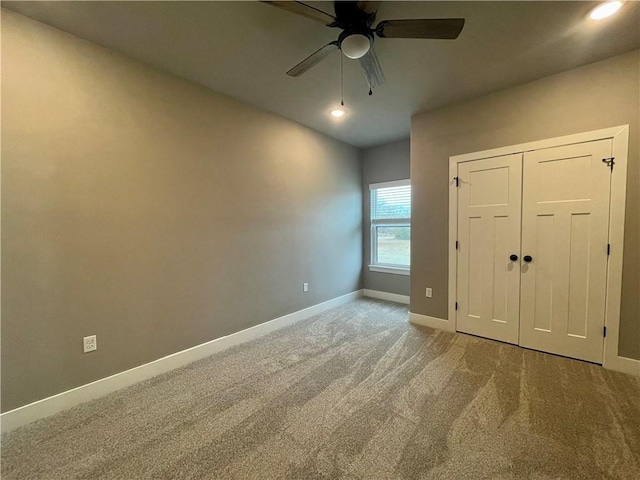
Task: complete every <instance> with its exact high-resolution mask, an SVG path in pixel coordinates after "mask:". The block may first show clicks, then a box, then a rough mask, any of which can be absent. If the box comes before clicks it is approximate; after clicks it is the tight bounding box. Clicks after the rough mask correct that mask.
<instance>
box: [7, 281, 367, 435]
mask: <svg viewBox="0 0 640 480" xmlns="http://www.w3.org/2000/svg"><path fill="white" fill-rule="evenodd" d="M361 296H362V290H356V291H355V292H351V293H348V294H346V295H342V296H341V297H336V298H334V299H331V300H329V301H326V302H323V303H319V304H317V305H313V306H312V307H309V308H305V309H303V310H298V311H297V312H293V313H290V314H288V315H285V316H283V317H279V318H276V319H274V320H270V321H268V322H265V323H261V324H259V325H256V326H254V327H250V328H247V329H245V330H241V331H239V332H236V333H232V334H231V335H227V336H225V337H220V338H216V339H215V340H211V341H209V342H206V343H203V344H201V345H196V346H195V347H191V348H188V349H186V350H182V351H180V352H176V353H173V354H171V355H167V356H166V357H162V358H159V359H158V360H154V361H152V362H149V363H145V364H144V365H140V366H138V367H134V368H132V369H130V370H125V371H124V372H120V373H116V374H115V375H111V376H110V377H106V378H102V379H100V380H96V381H95V382H91V383H87V384H86V385H82V386H80V387H77V388H74V389H71V390H67V391H66V392H62V393H58V394H57V395H53V396H51V397H48V398H44V399H42V400H38V401H36V402H33V403H30V404H28V405H24V406H22V407H18V408H16V409H14V410H10V411H8V412H5V413H3V414H2V415H0V431H2V433H5V432H9V431H11V430H13V429H15V428H18V427H21V426H23V425H26V424H28V423H31V422H33V421H35V420H38V419H41V418H45V417H48V416H50V415H53V414H55V413H58V412H61V411H63V410H68V409H69V408H72V407H74V406H76V405H79V404H81V403H84V402H87V401H89V400H93V399H96V398H99V397H102V396H104V395H107V394H109V393H112V392H115V391H116V390H120V389H121V388H124V387H128V386H130V385H133V384H135V383H138V382H140V381H142V380H147V379H149V378H151V377H155V376H156V375H159V374H161V373H166V372H168V371H170V370H173V369H175V368H178V367H182V366H184V365H187V364H188V363H191V362H193V361H195V360H199V359H201V358H204V357H207V356H209V355H211V354H213V353H216V352H220V351H222V350H225V349H227V348H230V347H233V346H235V345H239V344H241V343H245V342H248V341H250V340H253V339H256V338H258V337H261V336H263V335H266V334H268V333H271V332H273V331H275V330H278V329H280V328H283V327H288V326H289V325H293V324H294V323H296V322H299V321H300V320H304V319H306V318H309V317H312V316H314V315H318V314H319V313H322V312H324V311H326V310H329V309H331V308H334V307H338V306H340V305H342V304H344V303H347V302H350V301H351V300H354V299H356V298H358V297H361Z"/></svg>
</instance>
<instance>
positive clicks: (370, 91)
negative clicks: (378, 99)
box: [369, 87, 373, 96]
mask: <svg viewBox="0 0 640 480" xmlns="http://www.w3.org/2000/svg"><path fill="white" fill-rule="evenodd" d="M371 95H373V90H371V87H369V96H371Z"/></svg>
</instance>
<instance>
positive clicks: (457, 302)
mask: <svg viewBox="0 0 640 480" xmlns="http://www.w3.org/2000/svg"><path fill="white" fill-rule="evenodd" d="M457 309H458V302H456V310H457Z"/></svg>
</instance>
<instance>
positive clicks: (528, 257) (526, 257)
mask: <svg viewBox="0 0 640 480" xmlns="http://www.w3.org/2000/svg"><path fill="white" fill-rule="evenodd" d="M522 259H523V260H524V261H525V262H527V263H530V262H531V261H532V260H533V257H532V256H531V255H525V256H524V257H522Z"/></svg>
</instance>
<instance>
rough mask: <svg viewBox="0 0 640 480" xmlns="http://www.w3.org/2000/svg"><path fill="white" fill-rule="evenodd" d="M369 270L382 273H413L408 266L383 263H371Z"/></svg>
mask: <svg viewBox="0 0 640 480" xmlns="http://www.w3.org/2000/svg"><path fill="white" fill-rule="evenodd" d="M369 270H370V271H372V272H380V273H394V274H396V275H410V274H411V271H410V270H409V269H408V268H402V267H383V266H381V265H369Z"/></svg>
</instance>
